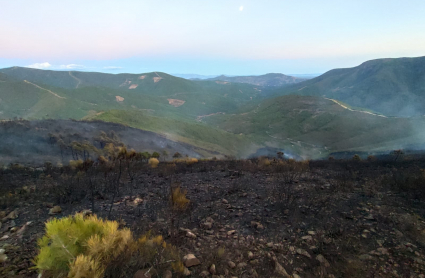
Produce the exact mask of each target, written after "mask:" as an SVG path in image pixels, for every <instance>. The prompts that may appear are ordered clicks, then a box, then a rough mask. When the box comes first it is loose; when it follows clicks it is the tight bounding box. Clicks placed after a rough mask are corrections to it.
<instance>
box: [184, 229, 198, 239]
mask: <svg viewBox="0 0 425 278" xmlns="http://www.w3.org/2000/svg"><path fill="white" fill-rule="evenodd" d="M186 237H188V238H191V239H195V238H196V235H195V234H194V233H192V232H190V231H187V232H186Z"/></svg>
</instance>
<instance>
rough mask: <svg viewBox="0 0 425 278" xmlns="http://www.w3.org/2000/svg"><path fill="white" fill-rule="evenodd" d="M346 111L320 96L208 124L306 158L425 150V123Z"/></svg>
mask: <svg viewBox="0 0 425 278" xmlns="http://www.w3.org/2000/svg"><path fill="white" fill-rule="evenodd" d="M344 106H345V105H344V104H343V103H336V102H334V101H332V100H328V99H324V98H321V97H311V96H295V95H291V96H281V97H277V98H272V99H268V100H265V101H262V102H258V103H257V104H256V105H249V106H247V107H245V108H243V109H241V111H239V113H237V114H233V115H214V116H211V117H208V118H205V119H204V121H206V122H207V123H209V124H210V125H212V126H215V127H218V128H221V129H224V130H225V131H227V132H231V133H234V134H243V135H244V136H248V137H249V138H251V139H252V140H253V141H254V142H262V143H263V144H265V145H267V146H270V147H281V148H284V149H286V150H292V151H294V152H295V153H297V154H300V155H304V156H305V157H320V156H323V155H325V154H326V153H329V152H335V151H341V150H366V151H368V150H376V151H380V150H391V149H398V148H403V147H405V146H408V145H409V146H418V147H423V146H424V143H425V142H424V140H423V138H425V118H423V117H420V118H417V119H415V118H386V117H384V116H379V115H373V114H371V113H370V112H367V111H351V110H349V109H346V108H344Z"/></svg>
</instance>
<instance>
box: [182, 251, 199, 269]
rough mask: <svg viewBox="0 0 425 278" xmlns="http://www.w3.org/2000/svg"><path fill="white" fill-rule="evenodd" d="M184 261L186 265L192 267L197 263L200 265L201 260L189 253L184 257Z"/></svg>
mask: <svg viewBox="0 0 425 278" xmlns="http://www.w3.org/2000/svg"><path fill="white" fill-rule="evenodd" d="M183 263H184V265H185V266H186V267H191V266H195V265H200V264H201V262H200V261H199V259H198V258H196V257H195V255H193V254H187V255H186V256H184V257H183Z"/></svg>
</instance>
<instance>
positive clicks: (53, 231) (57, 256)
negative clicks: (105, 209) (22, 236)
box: [35, 214, 121, 276]
mask: <svg viewBox="0 0 425 278" xmlns="http://www.w3.org/2000/svg"><path fill="white" fill-rule="evenodd" d="M117 229H118V223H116V222H115V221H104V220H101V219H99V218H97V217H96V216H95V215H94V216H90V217H87V218H86V219H84V216H83V215H82V214H76V215H75V216H69V217H64V218H61V219H57V218H55V219H53V220H51V221H49V222H47V223H46V234H45V235H44V236H43V237H42V238H41V239H40V240H39V241H38V246H39V248H40V251H39V254H38V256H37V257H36V259H35V263H36V268H37V269H39V270H40V271H41V270H48V271H49V272H52V273H54V274H55V275H57V276H60V275H61V274H63V273H67V272H68V270H69V266H70V262H72V261H74V260H75V259H76V258H77V256H78V255H81V254H85V253H86V252H87V248H88V242H89V240H90V239H91V238H92V237H93V236H95V237H100V238H103V237H107V238H111V237H116V238H118V237H119V236H121V234H120V233H118V231H117ZM116 238H115V239H114V242H115V241H117V242H120V241H119V240H117V239H116ZM115 247H116V246H115Z"/></svg>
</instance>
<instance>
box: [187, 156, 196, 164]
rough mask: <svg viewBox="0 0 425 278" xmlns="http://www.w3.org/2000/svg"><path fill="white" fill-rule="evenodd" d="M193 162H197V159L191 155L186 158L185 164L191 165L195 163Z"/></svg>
mask: <svg viewBox="0 0 425 278" xmlns="http://www.w3.org/2000/svg"><path fill="white" fill-rule="evenodd" d="M195 163H198V159H196V158H193V157H191V158H187V159H186V164H187V165H193V164H195Z"/></svg>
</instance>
